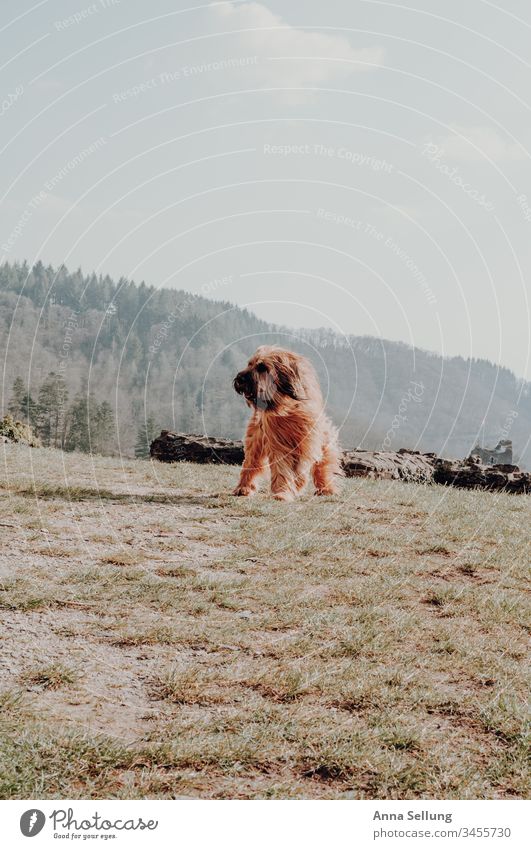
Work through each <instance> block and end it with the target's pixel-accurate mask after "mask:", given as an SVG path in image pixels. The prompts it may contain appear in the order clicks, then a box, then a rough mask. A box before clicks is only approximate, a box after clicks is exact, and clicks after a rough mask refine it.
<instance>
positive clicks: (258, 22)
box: [0, 0, 531, 378]
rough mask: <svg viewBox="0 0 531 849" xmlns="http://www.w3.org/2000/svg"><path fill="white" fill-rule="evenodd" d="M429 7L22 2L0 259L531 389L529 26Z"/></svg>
mask: <svg viewBox="0 0 531 849" xmlns="http://www.w3.org/2000/svg"><path fill="white" fill-rule="evenodd" d="M417 6H418V8H415V6H414V5H400V4H398V3H387V2H375V0H328V2H326V3H322V2H320V0H293V2H289V3H286V2H284V3H280V2H277V0H275V2H272V0H271V2H269V0H268V2H264V3H254V2H245V1H244V2H240V3H213V4H201V3H193V2H186V1H185V0H184V2H180V3H175V2H170V0H152V2H150V3H149V4H146V3H144V2H139V0H135V1H134V2H127V0H121V2H119V3H118V2H114V3H113V2H112V0H96V2H94V3H87V2H85V1H84V0H79V2H67V0H44V2H37V3H33V2H26V0H23V2H21V0H16V2H15V0H3V2H2V5H1V11H0V40H1V41H0V43H1V52H0V56H1V57H2V59H1V61H0V66H1V72H0V74H1V75H0V80H1V82H0V99H1V100H2V104H1V106H0V156H1V162H2V167H1V172H0V173H1V198H2V200H1V206H0V228H1V229H0V261H1V260H4V259H8V260H10V261H12V260H14V259H24V258H26V259H28V260H29V261H30V262H32V261H34V260H35V259H37V258H41V259H42V260H43V261H44V262H45V263H48V262H50V263H52V264H54V265H57V264H59V263H62V262H64V263H65V264H66V265H67V266H69V267H71V268H75V267H77V266H81V267H82V268H83V270H84V271H86V272H90V271H92V270H93V269H96V270H98V271H102V272H108V273H109V274H111V275H113V276H114V277H120V276H129V277H132V278H133V279H135V280H141V279H144V280H145V281H146V282H147V283H153V284H155V285H157V286H159V285H167V286H176V287H178V288H183V289H186V290H189V291H193V292H198V293H200V292H206V293H208V294H210V295H211V296H212V297H216V298H220V299H224V300H229V301H232V302H234V303H238V304H248V305H249V306H250V308H251V309H253V310H254V311H255V312H256V313H258V314H259V315H260V316H262V317H264V318H266V319H268V320H272V321H275V322H279V323H283V324H288V325H293V326H320V325H328V326H332V327H335V328H336V329H338V330H340V331H341V332H345V333H355V334H371V335H381V336H383V337H386V338H391V339H398V340H403V341H405V342H408V343H411V344H415V345H418V346H420V347H423V348H428V349H432V350H436V351H438V352H441V353H445V354H462V355H464V356H469V355H472V356H477V357H488V358H489V359H491V360H494V361H495V362H500V363H502V364H504V365H507V366H509V367H511V368H512V369H513V370H514V371H515V372H516V373H517V374H518V375H519V376H527V377H528V378H531V368H530V365H529V325H530V312H529V304H528V296H529V294H530V293H529V282H528V281H529V275H530V270H531V250H530V244H531V181H530V177H531V169H530V143H531V121H530V118H531V104H530V92H531V55H530V51H529V43H530V36H531V10H530V9H529V7H528V4H527V3H525V2H523V0H522V2H514V0H508V2H504V3H503V8H501V5H500V7H499V8H498V6H497V5H496V4H495V3H491V2H486V0H467V2H466V3H463V2H455V0H432V1H431V2H430V3H428V4H425V3H421V2H420V0H417ZM69 163H70V164H69ZM216 281H218V282H216ZM219 281H221V282H219Z"/></svg>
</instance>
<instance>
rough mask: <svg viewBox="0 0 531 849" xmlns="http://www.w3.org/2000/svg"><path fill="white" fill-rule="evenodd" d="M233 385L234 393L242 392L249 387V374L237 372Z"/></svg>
mask: <svg viewBox="0 0 531 849" xmlns="http://www.w3.org/2000/svg"><path fill="white" fill-rule="evenodd" d="M233 383H234V388H235V390H236V392H243V390H244V389H245V388H246V386H248V385H249V373H248V372H245V371H240V372H238V374H237V375H236V377H235V378H234V381H233Z"/></svg>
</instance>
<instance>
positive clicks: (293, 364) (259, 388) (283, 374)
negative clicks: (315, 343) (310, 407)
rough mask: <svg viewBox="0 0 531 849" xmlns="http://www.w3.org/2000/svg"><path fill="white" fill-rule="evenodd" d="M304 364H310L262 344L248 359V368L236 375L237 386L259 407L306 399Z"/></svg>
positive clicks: (248, 399) (236, 388) (261, 408)
mask: <svg viewBox="0 0 531 849" xmlns="http://www.w3.org/2000/svg"><path fill="white" fill-rule="evenodd" d="M304 366H306V367H309V363H307V361H306V360H305V359H304V358H303V357H300V356H299V355H298V354H294V353H293V352H292V351H285V350H284V349H283V348H275V347H270V346H268V345H262V346H261V347H260V348H258V350H257V351H256V352H255V353H254V354H253V356H252V357H251V359H250V360H249V363H248V364H247V368H245V369H243V370H242V371H240V372H238V374H237V375H236V377H235V378H234V388H235V390H236V392H238V394H239V395H243V396H244V397H245V399H246V401H247V402H248V403H249V404H250V405H251V406H253V407H256V408H257V409H259V410H274V409H276V408H278V407H279V406H280V405H281V403H282V401H283V400H285V399H287V398H291V399H292V400H294V401H303V400H305V390H304V384H303V371H304Z"/></svg>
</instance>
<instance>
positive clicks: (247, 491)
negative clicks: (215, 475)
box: [232, 486, 256, 498]
mask: <svg viewBox="0 0 531 849" xmlns="http://www.w3.org/2000/svg"><path fill="white" fill-rule="evenodd" d="M255 493H256V490H255V489H254V487H252V486H237V487H236V489H235V490H233V492H232V494H233V495H239V496H243V497H245V498H249V497H250V496H251V495H254V494H255Z"/></svg>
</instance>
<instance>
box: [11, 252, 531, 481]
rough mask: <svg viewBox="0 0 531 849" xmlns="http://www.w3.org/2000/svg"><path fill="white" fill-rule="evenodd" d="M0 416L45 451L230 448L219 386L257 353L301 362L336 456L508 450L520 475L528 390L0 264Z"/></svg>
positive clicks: (237, 409) (472, 366)
mask: <svg viewBox="0 0 531 849" xmlns="http://www.w3.org/2000/svg"><path fill="white" fill-rule="evenodd" d="M0 319H1V321H2V329H3V332H2V341H1V344H2V360H3V362H4V373H3V397H2V405H1V406H2V410H3V412H10V413H12V414H13V415H14V416H15V417H19V418H20V420H22V421H25V422H29V423H30V424H32V426H33V427H34V429H35V431H36V432H37V433H38V435H39V437H40V439H41V441H42V442H43V444H45V445H52V446H55V447H59V448H63V449H64V450H80V451H94V452H97V453H117V452H121V453H124V454H127V455H133V454H135V453H136V455H137V456H146V455H147V453H148V450H149V443H150V441H151V439H152V438H153V436H154V435H155V434H156V433H157V432H158V431H160V429H162V428H169V429H174V430H181V431H186V432H195V433H208V434H211V435H215V436H226V437H231V438H240V437H241V436H242V433H243V430H244V428H245V422H246V420H247V415H248V411H247V408H246V406H245V404H244V403H243V402H242V399H241V398H240V397H238V396H236V394H235V393H234V390H233V388H232V379H233V377H234V375H235V373H236V371H238V370H239V369H240V368H241V367H242V365H243V364H245V362H246V361H247V358H248V357H249V355H250V354H251V353H252V351H253V350H254V349H255V348H256V347H257V346H258V345H259V344H280V345H283V346H285V347H289V348H292V349H293V350H297V351H299V352H300V353H303V354H305V355H307V356H309V357H310V359H311V360H312V361H313V362H314V364H315V366H316V368H317V371H318V373H319V377H320V380H321V383H322V386H323V390H324V392H325V394H326V397H327V406H328V409H329V411H330V414H331V416H332V418H333V419H334V421H335V422H336V424H337V425H338V426H339V427H340V428H341V441H342V444H343V445H344V446H345V447H358V446H359V447H363V448H371V449H393V450H396V449H398V448H400V447H409V448H415V447H416V448H418V449H420V450H426V451H435V452H437V453H440V454H444V455H446V456H457V457H462V456H465V455H466V454H467V453H468V452H469V451H470V449H471V448H472V446H473V445H474V444H475V442H476V439H477V438H478V437H479V438H480V439H484V440H485V442H486V443H487V444H490V443H492V444H495V443H496V442H497V441H498V440H499V439H500V438H510V439H512V440H513V442H514V446H515V454H516V456H517V457H518V456H520V460H521V463H522V465H524V466H526V465H527V466H529V465H531V451H530V447H529V445H528V440H529V435H530V433H531V393H530V385H529V384H526V383H524V382H523V381H521V380H519V379H517V377H516V376H515V375H514V374H513V373H512V372H511V371H509V370H508V369H505V368H500V367H498V366H496V365H494V364H492V363H489V362H487V361H485V360H469V359H465V358H462V357H452V358H445V359H443V358H441V357H439V356H438V355H436V354H430V353H429V352H426V351H421V350H418V349H413V348H411V347H409V346H407V345H405V344H401V343H397V342H390V341H386V340H381V339H376V338H371V337H355V336H352V337H348V338H345V337H340V336H338V335H337V334H335V333H334V332H333V331H332V330H329V329H326V328H323V329H319V330H308V331H306V330H296V331H295V330H290V329H289V328H283V327H280V326H276V327H275V326H272V325H270V324H267V323H266V322H263V321H261V320H260V319H258V318H257V317H256V316H255V315H253V314H252V313H250V312H249V311H247V310H245V309H240V308H238V307H236V306H234V305H232V304H230V303H227V302H220V301H212V300H209V299H207V298H204V297H201V296H198V295H192V294H190V293H188V292H185V291H180V290H175V289H157V288H155V287H153V286H147V285H146V284H145V283H140V284H135V283H133V282H131V281H128V280H126V279H120V280H118V281H113V280H112V279H111V278H110V277H108V276H102V275H96V274H92V275H89V276H86V275H83V274H82V272H81V271H80V270H78V271H75V272H69V271H68V270H67V269H66V268H65V267H64V266H63V267H60V268H58V269H53V268H51V267H49V266H44V265H43V263H41V262H38V263H36V264H35V265H34V266H33V267H31V268H30V267H29V266H28V265H27V264H25V263H20V264H17V263H13V264H7V263H6V264H4V265H2V266H0Z"/></svg>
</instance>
